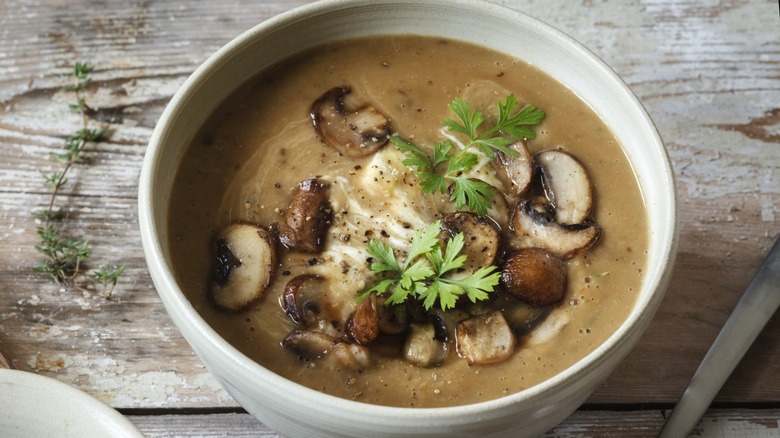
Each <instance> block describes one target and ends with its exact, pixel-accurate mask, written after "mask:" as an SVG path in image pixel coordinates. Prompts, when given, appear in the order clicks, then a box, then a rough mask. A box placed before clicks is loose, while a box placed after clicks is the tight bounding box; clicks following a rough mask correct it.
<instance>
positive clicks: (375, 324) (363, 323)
mask: <svg viewBox="0 0 780 438" xmlns="http://www.w3.org/2000/svg"><path fill="white" fill-rule="evenodd" d="M347 333H348V334H349V336H350V338H352V339H354V340H355V342H357V343H358V344H360V345H368V344H370V343H372V342H374V340H375V339H376V338H377V336H379V313H378V311H377V303H376V295H374V294H371V295H369V296H368V298H366V299H364V300H363V301H361V302H360V304H358V306H357V308H356V309H355V312H354V313H353V314H352V316H350V318H349V320H348V321H347Z"/></svg>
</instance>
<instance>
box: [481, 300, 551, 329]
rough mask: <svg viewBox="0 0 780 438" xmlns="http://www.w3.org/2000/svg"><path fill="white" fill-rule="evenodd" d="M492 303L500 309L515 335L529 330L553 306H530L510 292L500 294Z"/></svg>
mask: <svg viewBox="0 0 780 438" xmlns="http://www.w3.org/2000/svg"><path fill="white" fill-rule="evenodd" d="M493 305H494V306H495V307H496V308H498V309H499V310H501V313H502V314H503V315H504V319H506V322H507V323H508V324H509V326H510V327H512V329H513V330H514V331H515V334H517V335H522V334H525V333H528V332H529V331H531V329H533V328H534V327H535V326H536V324H538V323H539V322H541V321H543V320H544V319H545V318H546V317H547V315H548V314H549V313H550V310H552V308H553V306H543V307H537V306H532V305H530V304H528V303H526V302H525V301H522V300H519V299H517V298H515V297H514V296H512V295H510V294H501V295H500V296H499V297H498V298H497V299H496V300H495V302H494V303H493Z"/></svg>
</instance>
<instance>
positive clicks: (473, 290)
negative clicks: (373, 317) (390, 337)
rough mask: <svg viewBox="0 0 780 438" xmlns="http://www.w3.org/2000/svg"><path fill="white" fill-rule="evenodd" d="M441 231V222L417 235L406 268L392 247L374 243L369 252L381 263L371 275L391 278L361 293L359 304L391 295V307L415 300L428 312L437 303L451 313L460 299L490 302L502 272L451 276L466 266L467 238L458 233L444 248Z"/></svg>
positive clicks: (487, 269)
mask: <svg viewBox="0 0 780 438" xmlns="http://www.w3.org/2000/svg"><path fill="white" fill-rule="evenodd" d="M440 229H441V221H435V222H433V223H432V224H431V225H429V226H428V227H427V228H426V229H425V230H418V231H416V232H415V233H414V237H413V238H412V242H411V245H410V248H409V253H408V255H407V257H406V260H405V261H404V263H402V264H399V263H398V262H397V259H396V257H395V253H394V252H393V250H392V248H391V247H390V246H389V245H388V244H386V243H383V242H380V241H377V240H371V241H370V242H369V243H368V248H367V252H368V254H369V255H371V257H373V258H375V259H377V260H378V261H375V262H373V263H371V271H372V272H374V273H376V274H386V275H389V278H384V279H382V280H380V281H378V282H377V283H376V284H375V285H374V286H372V287H371V288H369V289H367V290H365V291H363V292H362V293H360V294H359V295H358V298H357V299H358V301H362V300H364V299H365V298H367V297H368V296H369V295H371V294H376V295H387V294H389V296H388V297H387V300H386V303H387V304H388V305H390V304H401V303H403V302H405V301H406V300H407V299H409V298H410V297H411V298H415V299H418V300H420V301H422V302H423V307H425V309H426V310H427V309H430V308H431V307H433V305H434V304H436V302H437V301H438V302H439V306H440V307H441V308H442V310H447V309H450V308H453V307H455V303H456V302H457V300H458V298H459V297H460V296H462V295H464V294H465V295H466V296H467V297H468V298H469V299H470V300H471V301H472V302H476V301H478V300H484V299H486V298H487V297H488V293H490V292H492V291H493V288H494V287H495V286H496V285H497V284H498V280H499V276H500V274H499V272H497V269H498V268H496V267H495V266H489V267H484V268H480V269H479V270H477V271H476V272H475V273H474V274H472V275H470V276H467V277H465V278H459V279H454V278H451V277H450V276H448V274H449V273H452V272H453V271H456V270H457V269H459V268H461V267H463V266H464V265H465V263H466V260H467V257H466V255H463V254H460V251H461V250H462V249H463V245H464V240H463V239H464V238H463V233H458V234H457V235H456V236H455V237H453V238H452V239H450V241H449V242H448V243H447V244H446V245H445V246H444V247H443V248H442V247H441V244H440V242H439V237H438V236H439V231H440Z"/></svg>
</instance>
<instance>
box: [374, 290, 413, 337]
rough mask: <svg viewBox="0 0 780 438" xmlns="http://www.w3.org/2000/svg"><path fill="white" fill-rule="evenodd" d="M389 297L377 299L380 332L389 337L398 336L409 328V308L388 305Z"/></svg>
mask: <svg viewBox="0 0 780 438" xmlns="http://www.w3.org/2000/svg"><path fill="white" fill-rule="evenodd" d="M386 301H387V297H385V296H381V297H377V300H376V309H377V313H378V314H379V331H380V332H382V333H384V334H387V335H397V334H399V333H403V332H405V331H406V329H407V327H409V317H408V310H407V306H405V305H403V304H391V305H387V304H386Z"/></svg>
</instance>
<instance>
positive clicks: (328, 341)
mask: <svg viewBox="0 0 780 438" xmlns="http://www.w3.org/2000/svg"><path fill="white" fill-rule="evenodd" d="M335 341H336V339H335V338H333V337H331V336H328V335H326V334H324V333H320V332H317V331H314V330H293V331H291V332H290V333H288V334H287V336H286V337H285V338H284V339H283V340H282V346H284V348H287V349H289V350H291V351H293V352H295V354H297V355H299V356H301V357H303V358H305V359H317V358H320V357H322V355H324V354H325V352H326V351H327V350H328V349H329V348H330V347H331V346H332V345H333V343H334V342H335Z"/></svg>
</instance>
